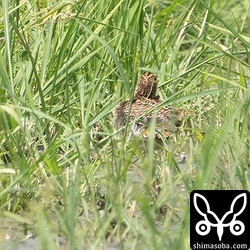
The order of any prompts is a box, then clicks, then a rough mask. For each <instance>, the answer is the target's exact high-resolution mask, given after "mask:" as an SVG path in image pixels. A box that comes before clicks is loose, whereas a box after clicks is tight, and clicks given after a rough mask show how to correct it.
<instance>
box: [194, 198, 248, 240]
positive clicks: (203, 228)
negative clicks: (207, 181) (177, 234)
mask: <svg viewBox="0 0 250 250" xmlns="http://www.w3.org/2000/svg"><path fill="white" fill-rule="evenodd" d="M240 199H243V205H242V207H241V208H240V209H239V204H240ZM198 201H199V202H200V203H199V204H200V205H201V203H203V205H204V204H205V206H200V207H199V206H198ZM193 202H194V207H195V209H196V211H197V212H198V213H199V214H200V215H201V216H203V218H204V219H203V220H200V221H199V222H197V224H196V226H195V230H196V232H197V233H198V234H199V235H202V236H204V235H207V234H209V232H210V230H211V227H215V228H217V235H218V238H219V241H221V239H222V236H223V233H224V228H225V227H229V229H230V232H231V233H232V234H233V235H236V236H238V235H241V234H243V233H244V231H245V225H244V224H243V222H242V221H240V220H237V216H239V215H240V214H241V213H242V212H243V211H244V209H245V208H246V205H247V195H246V193H242V194H239V195H237V196H236V197H235V198H234V199H233V201H232V203H231V206H230V210H229V211H227V212H226V213H225V214H224V215H223V216H222V218H221V219H219V218H218V216H217V215H216V214H215V213H214V212H213V211H211V210H210V205H209V203H208V201H207V199H206V198H205V197H204V196H203V195H201V194H198V193H195V194H194V198H193ZM236 204H237V207H236V206H235V205H236ZM204 207H205V209H204ZM237 209H238V210H237ZM204 210H205V211H204ZM231 217H232V219H231V221H230V222H228V223H225V220H226V219H227V220H228V219H229V218H231ZM211 219H212V220H213V222H211Z"/></svg>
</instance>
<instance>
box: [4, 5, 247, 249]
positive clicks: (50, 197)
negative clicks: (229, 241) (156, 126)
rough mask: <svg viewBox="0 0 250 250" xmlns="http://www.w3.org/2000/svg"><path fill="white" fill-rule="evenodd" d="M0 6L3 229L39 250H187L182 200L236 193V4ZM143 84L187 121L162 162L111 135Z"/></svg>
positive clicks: (240, 32)
mask: <svg viewBox="0 0 250 250" xmlns="http://www.w3.org/2000/svg"><path fill="white" fill-rule="evenodd" d="M1 5H2V6H1V7H2V8H1V10H0V12H1V15H0V27H1V30H0V142H1V143H0V157H1V158H0V187H1V189H0V213H1V215H3V216H2V217H3V218H4V219H3V221H4V222H5V223H7V222H6V220H7V219H6V218H8V220H11V223H13V222H17V223H18V225H19V226H18V229H17V231H24V232H25V233H27V232H31V234H33V235H36V236H37V239H38V244H39V246H40V248H41V249H54V248H55V249H58V248H62V249H64V248H69V249H83V248H86V247H88V248H93V249H96V248H111V247H116V248H121V249H123V248H124V249H138V248H141V249H164V248H165V249H189V206H188V202H189V193H190V192H191V191H192V190H194V189H249V167H250V160H249V155H250V146H249V134H250V124H249V113H250V101H249V100H250V99H249V77H250V67H249V59H250V58H249V49H250V34H249V30H250V20H249V16H250V15H249V8H250V3H249V1H247V0H245V1H231V0H229V1H214V0H210V1H205V2H204V1H202V0H201V1H200V0H196V1H195V0H194V1H185V0H175V1H157V0H155V1H146V0H143V1H133V0H126V1H124V0H120V1H118V0H115V1H114V0H112V1H111V0H105V1H104V0H92V1H87V0H86V1H60V2H58V1H52V0H51V1H50V0H47V1H43V0H40V1H35V0H29V1H28V0H24V1H18V0H12V1H5V0H3V1H2V4H1ZM145 70H150V71H152V72H154V73H156V74H157V75H158V78H159V81H160V83H159V92H160V95H161V98H162V99H163V100H164V104H171V105H173V106H175V107H180V108H182V109H184V110H187V111H188V114H189V115H188V116H187V117H186V118H185V119H184V122H183V125H182V127H181V129H180V131H178V133H177V134H176V135H173V136H172V137H171V138H170V139H169V140H164V141H163V147H162V149H161V150H155V148H154V141H153V140H149V141H148V142H142V141H141V140H140V138H133V137H132V138H131V139H130V140H128V137H127V134H126V133H125V132H124V133H121V134H120V135H118V134H117V131H116V130H115V129H114V128H113V120H112V110H113V108H114V107H115V105H116V104H117V103H118V102H119V101H120V100H122V99H126V98H131V97H132V96H133V90H134V87H135V84H136V82H137V79H138V75H139V74H140V73H141V72H143V71H145ZM179 155H185V158H186V159H185V161H181V159H182V158H181V159H179V158H178V156H179ZM5 223H2V225H3V226H0V228H1V227H2V228H1V229H2V231H3V232H6V230H7V229H6V226H5ZM8 223H10V222H9V221H8ZM8 223H7V224H8ZM23 228H24V229H23ZM6 234H8V232H7V233H5V235H6ZM58 235H59V236H58ZM23 237H26V236H21V237H20V235H19V236H16V237H13V238H12V239H11V244H12V243H13V242H14V243H16V242H19V241H20V239H22V238H23ZM0 240H2V241H3V240H4V237H3V235H0Z"/></svg>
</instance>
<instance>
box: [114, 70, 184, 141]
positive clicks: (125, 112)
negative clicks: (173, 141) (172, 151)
mask: <svg viewBox="0 0 250 250" xmlns="http://www.w3.org/2000/svg"><path fill="white" fill-rule="evenodd" d="M157 84H158V82H157V78H156V76H155V74H153V73H151V72H145V73H143V74H142V75H141V78H140V80H139V83H138V84H137V86H136V89H135V93H134V98H133V100H132V101H130V100H126V101H122V102H120V103H119V104H118V105H117V107H116V108H115V110H114V112H113V114H114V123H115V126H116V128H120V127H123V126H124V125H125V124H126V122H127V120H128V122H129V123H130V122H131V124H132V126H131V128H132V131H133V132H134V134H136V135H138V134H143V135H144V136H147V133H148V130H149V126H150V124H151V123H152V119H153V117H154V119H155V128H156V136H157V135H158V134H161V135H165V136H169V135H170V134H171V133H172V132H174V131H175V130H176V128H177V127H178V126H179V125H180V120H179V118H180V116H181V114H182V111H181V110H178V109H175V108H173V107H171V106H170V105H167V106H164V107H161V108H157V106H159V105H160V104H161V103H162V101H161V100H160V98H159V96H157Z"/></svg>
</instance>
